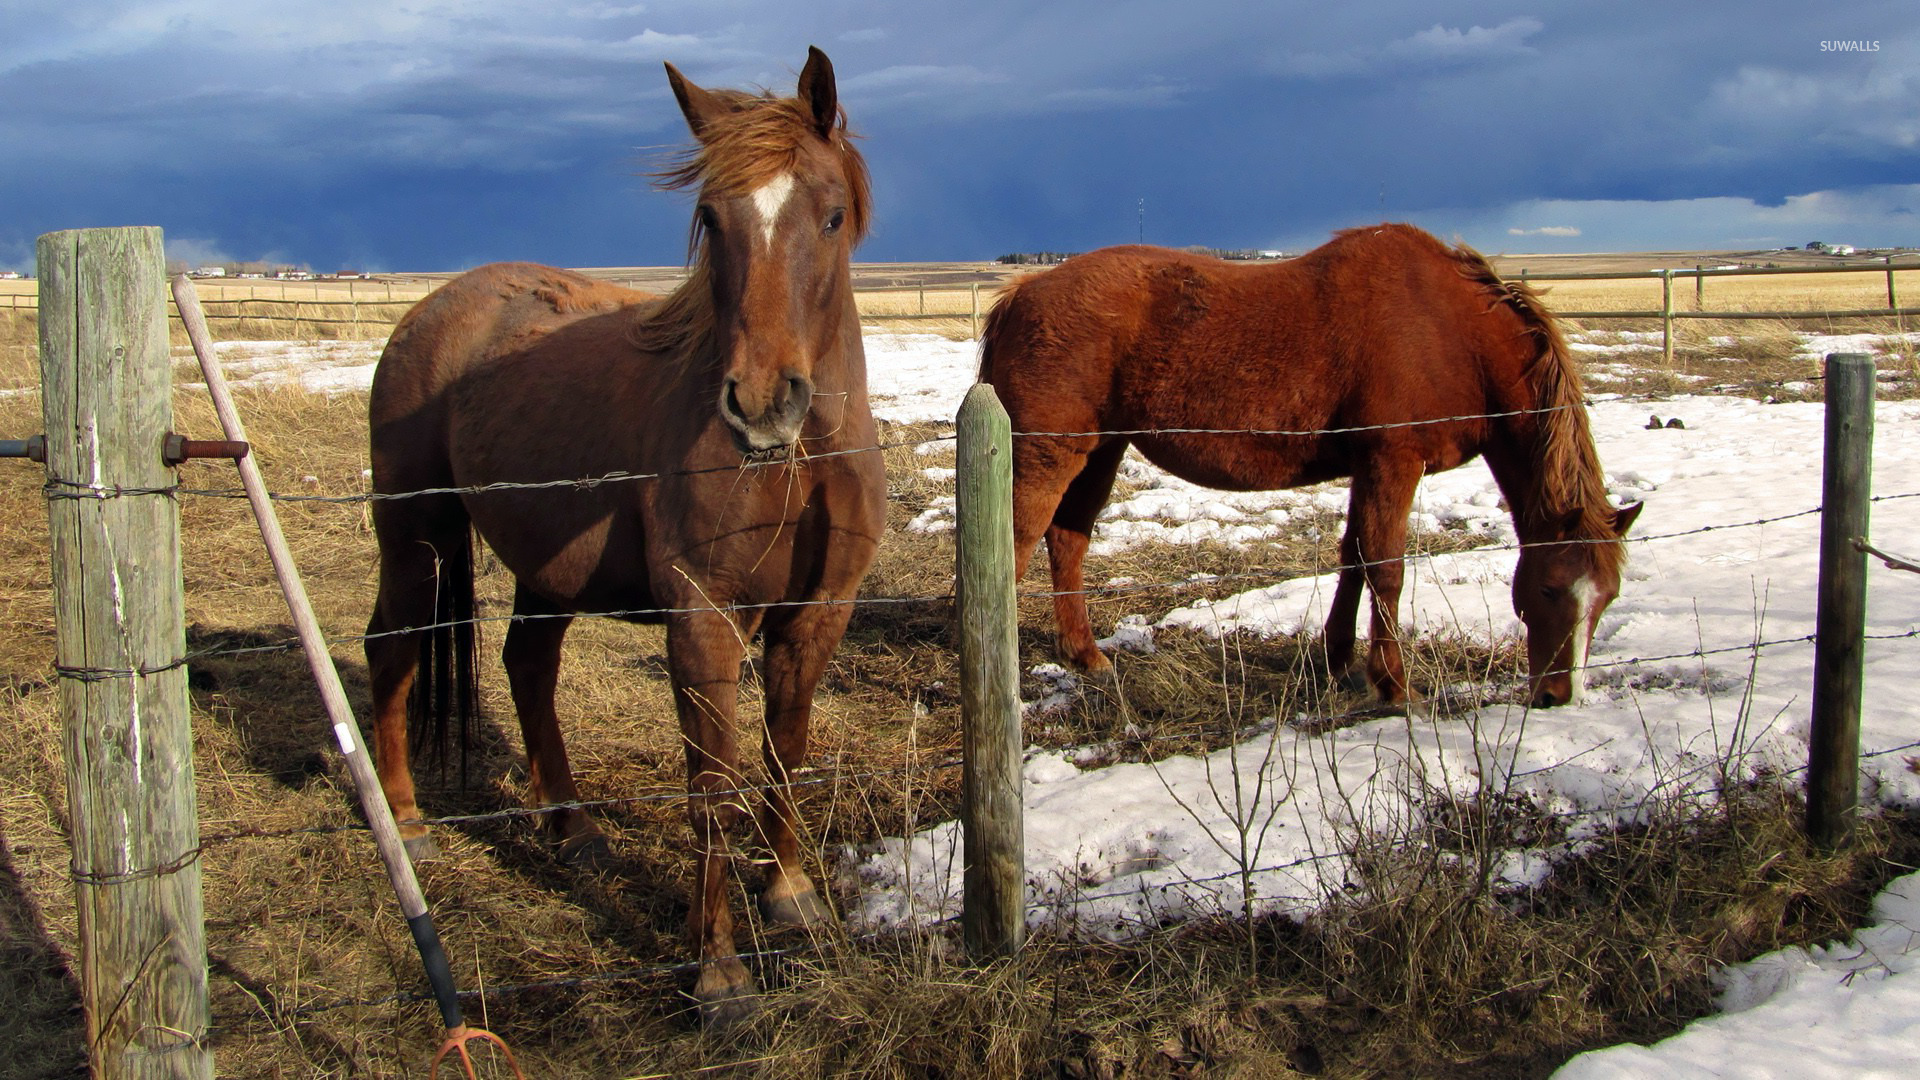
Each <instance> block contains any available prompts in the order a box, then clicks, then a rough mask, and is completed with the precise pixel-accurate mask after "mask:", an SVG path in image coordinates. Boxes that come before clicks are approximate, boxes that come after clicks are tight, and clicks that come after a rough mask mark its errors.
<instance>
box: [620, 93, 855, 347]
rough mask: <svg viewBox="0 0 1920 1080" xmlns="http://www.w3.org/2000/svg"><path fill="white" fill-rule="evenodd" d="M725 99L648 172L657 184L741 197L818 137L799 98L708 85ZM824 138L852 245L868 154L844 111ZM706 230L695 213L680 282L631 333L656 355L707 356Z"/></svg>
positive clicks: (792, 162) (710, 317)
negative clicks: (840, 178) (839, 174)
mask: <svg viewBox="0 0 1920 1080" xmlns="http://www.w3.org/2000/svg"><path fill="white" fill-rule="evenodd" d="M708 93H710V94H711V95H713V96H714V97H715V98H718V99H719V100H721V101H723V102H725V103H726V104H727V105H728V110H727V112H726V113H724V114H723V115H721V116H717V117H714V118H712V119H711V120H709V121H708V123H707V124H706V126H705V128H704V129H703V130H702V132H701V137H700V138H699V139H698V140H697V141H695V142H694V144H693V145H692V146H690V147H688V148H687V149H686V150H684V151H682V152H681V153H680V155H679V158H678V160H677V161H674V162H673V163H671V164H669V165H668V166H667V167H665V168H663V169H660V170H659V171H657V172H655V173H653V180H654V184H655V186H656V187H659V188H662V189H664V190H668V191H679V190H684V189H687V188H694V189H697V190H701V191H711V192H713V193H715V194H718V195H723V196H737V195H744V194H747V193H748V192H751V191H754V190H755V189H757V188H759V187H761V186H762V185H764V184H766V183H767V182H768V181H770V180H772V179H773V178H774V177H776V176H779V175H781V174H783V173H787V172H791V171H793V169H794V167H795V166H796V165H797V164H798V163H799V157H800V149H801V147H802V146H804V145H805V144H806V141H807V140H809V139H819V138H820V137H821V136H820V134H819V132H818V130H817V129H816V128H815V127H814V125H813V118H812V114H811V112H810V111H809V110H808V107H807V106H806V104H804V103H803V102H801V101H800V99H799V98H793V97H777V96H775V95H774V94H772V93H771V92H768V91H762V92H760V93H757V94H755V93H748V92H746V91H742V90H710V91H708ZM836 111H837V113H838V115H837V117H836V118H835V122H834V125H833V130H832V131H831V132H830V133H828V135H827V136H826V142H827V145H828V147H829V149H831V150H832V151H834V153H835V155H836V156H837V157H838V158H839V160H840V164H841V168H842V170H843V171H844V173H845V175H846V182H847V218H846V227H847V228H848V229H850V230H851V235H852V238H853V243H854V244H856V245H858V244H859V243H860V241H861V240H863V239H865V238H866V235H867V229H868V227H869V225H870V223H871V214H872V206H873V191H872V182H871V181H870V180H869V178H868V175H867V162H866V159H865V158H863V157H861V155H860V151H859V150H858V149H856V148H855V147H854V145H853V140H854V139H855V138H856V136H855V135H854V134H853V133H852V132H851V131H849V130H848V129H847V111H846V109H845V108H844V107H842V108H839V109H837V110H836ZM705 239H706V237H705V231H704V230H703V229H702V228H701V227H700V215H699V214H697V213H696V214H695V215H694V216H693V223H692V225H690V226H689V227H688V230H687V261H688V271H687V278H686V280H685V281H683V282H681V283H680V287H679V288H677V289H675V290H674V291H673V292H672V293H671V294H670V295H668V296H667V297H666V298H665V299H664V300H662V301H660V302H659V303H658V304H656V305H652V306H651V307H649V308H647V309H646V310H645V312H644V314H643V315H642V316H641V317H640V318H639V319H638V320H636V321H635V323H634V325H633V326H632V328H631V329H630V330H629V331H628V338H629V340H630V341H631V342H632V343H633V344H634V345H635V346H636V347H638V348H640V349H642V350H644V351H647V352H651V353H657V354H669V355H671V354H675V353H678V354H680V355H682V356H689V357H691V356H698V355H704V354H706V353H708V352H710V351H711V350H710V349H709V348H707V346H708V345H709V343H710V342H711V341H712V338H713V332H714V312H713V289H712V286H711V281H710V269H711V267H710V263H709V255H708V250H707V245H706V243H705Z"/></svg>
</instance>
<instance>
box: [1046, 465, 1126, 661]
mask: <svg viewBox="0 0 1920 1080" xmlns="http://www.w3.org/2000/svg"><path fill="white" fill-rule="evenodd" d="M1126 452H1127V442H1126V440H1125V439H1115V440H1113V441H1111V442H1107V443H1104V444H1102V445H1101V446H1099V447H1098V448H1096V449H1095V450H1094V451H1093V452H1092V453H1091V454H1088V455H1087V457H1086V464H1084V465H1083V466H1081V468H1080V471H1079V473H1078V474H1077V475H1075V476H1074V478H1073V480H1072V482H1071V483H1069V484H1068V485H1067V489H1066V491H1065V492H1064V493H1063V494H1062V496H1061V497H1060V500H1059V504H1058V505H1057V506H1056V507H1055V508H1054V511H1053V520H1052V523H1051V524H1049V525H1048V526H1047V530H1046V536H1047V559H1048V563H1049V566H1050V568H1051V570H1052V571H1053V614H1054V621H1055V623H1056V625H1057V627H1058V631H1057V635H1058V636H1057V638H1056V648H1057V649H1058V651H1059V654H1060V656H1061V658H1062V659H1064V660H1066V661H1068V662H1069V663H1072V664H1073V665H1075V666H1076V667H1079V668H1081V669H1083V670H1085V671H1088V672H1094V673H1099V672H1105V671H1109V670H1111V669H1112V667H1113V664H1112V663H1111V662H1110V661H1109V660H1108V659H1107V658H1106V656H1105V655H1104V654H1102V653H1101V652H1100V647H1099V646H1098V645H1096V644H1095V643H1094V637H1093V619H1092V617H1091V615H1090V614H1089V613H1088V611H1087V594H1086V578H1085V566H1086V557H1087V546H1088V544H1089V542H1090V541H1091V539H1092V536H1093V522H1094V519H1095V518H1097V517H1099V516H1100V510H1101V508H1103V507H1105V506H1106V505H1107V497H1108V496H1109V495H1111V494H1112V493H1113V480H1114V477H1115V475H1116V474H1118V472H1119V470H1120V459H1121V458H1122V457H1123V456H1124V455H1125V454H1126Z"/></svg>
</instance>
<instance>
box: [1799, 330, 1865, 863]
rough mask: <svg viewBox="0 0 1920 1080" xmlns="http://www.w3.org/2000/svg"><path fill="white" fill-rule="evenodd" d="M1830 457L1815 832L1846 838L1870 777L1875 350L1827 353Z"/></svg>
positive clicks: (1825, 486)
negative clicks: (1860, 542)
mask: <svg viewBox="0 0 1920 1080" xmlns="http://www.w3.org/2000/svg"><path fill="white" fill-rule="evenodd" d="M1826 383H1827V388H1826V396H1827V439H1826V443H1827V445H1826V466H1825V469H1824V470H1823V473H1822V479H1821V484H1820V585H1819V589H1820V594H1819V601H1818V607H1817V610H1816V612H1815V615H1814V632H1815V638H1814V645H1813V733H1812V738H1811V743H1812V745H1811V746H1810V747H1809V748H1808V750H1809V753H1808V760H1807V834H1808V836H1810V837H1812V839H1813V840H1814V842H1815V843H1818V844H1821V845H1823V846H1826V847H1837V846H1839V845H1842V844H1845V843H1846V842H1847V838H1848V834H1849V833H1850V832H1851V831H1852V828H1853V824H1854V810H1855V804H1856V803H1857V802H1858V799H1859V786H1860V691H1861V683H1862V678H1863V676H1862V661H1863V657H1862V652H1863V650H1864V648H1865V636H1866V624H1867V556H1866V553H1865V552H1863V551H1860V550H1859V549H1857V548H1856V547H1854V541H1855V540H1856V539H1859V538H1863V537H1865V536H1866V535H1867V511H1868V507H1869V505H1870V501H1871V497H1872V483H1871V481H1872V477H1873V391H1874V367H1873V358H1872V357H1869V356H1867V355H1865V354H1863V353H1833V354H1831V355H1829V356H1828V357H1827V379H1826Z"/></svg>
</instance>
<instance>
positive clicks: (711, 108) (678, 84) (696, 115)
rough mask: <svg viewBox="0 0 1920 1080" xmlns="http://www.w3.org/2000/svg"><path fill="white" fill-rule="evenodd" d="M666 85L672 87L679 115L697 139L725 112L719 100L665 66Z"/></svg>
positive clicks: (671, 66)
mask: <svg viewBox="0 0 1920 1080" xmlns="http://www.w3.org/2000/svg"><path fill="white" fill-rule="evenodd" d="M667 83H668V85H670V86H672V87H673V97H674V100H676V101H678V102H679V103H680V114H681V115H682V116H685V117H686V118H687V127H688V129H689V130H691V131H692V132H693V137H694V138H696V139H698V138H700V137H701V134H702V133H703V132H704V131H706V128H707V124H708V123H710V122H712V120H713V118H714V117H716V116H719V115H720V114H722V113H724V112H726V111H727V107H726V106H725V105H724V104H722V103H721V101H720V99H719V98H717V97H715V96H713V95H712V94H710V93H708V92H707V91H705V90H702V89H700V88H699V87H698V86H695V85H694V84H693V83H691V82H689V81H688V80H687V77H686V76H685V75H682V74H680V69H679V68H677V67H674V66H673V65H672V64H670V63H669V64H667Z"/></svg>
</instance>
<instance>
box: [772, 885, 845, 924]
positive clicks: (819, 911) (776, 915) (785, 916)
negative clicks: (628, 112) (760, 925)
mask: <svg viewBox="0 0 1920 1080" xmlns="http://www.w3.org/2000/svg"><path fill="white" fill-rule="evenodd" d="M760 916H761V918H764V919H766V920H767V921H768V922H770V923H775V924H778V925H780V926H803V927H804V926H819V925H821V924H823V923H830V922H832V921H833V912H832V911H829V910H828V909H827V905H826V903H825V902H824V901H822V900H821V899H820V894H819V893H818V892H817V891H815V890H813V889H808V890H807V891H805V892H798V893H794V894H792V895H790V896H782V897H779V898H774V897H770V896H768V895H767V894H765V893H761V894H760Z"/></svg>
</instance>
